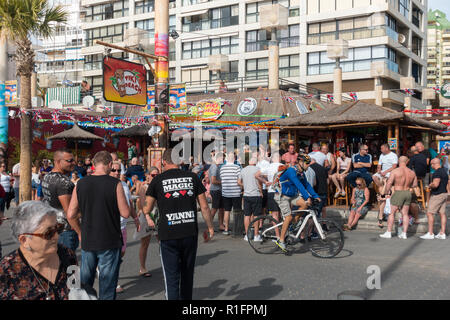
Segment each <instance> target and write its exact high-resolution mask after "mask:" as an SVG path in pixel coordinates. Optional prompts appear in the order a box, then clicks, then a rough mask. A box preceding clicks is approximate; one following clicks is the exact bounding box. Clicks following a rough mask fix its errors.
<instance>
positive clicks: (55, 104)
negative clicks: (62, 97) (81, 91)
mask: <svg viewBox="0 0 450 320" xmlns="http://www.w3.org/2000/svg"><path fill="white" fill-rule="evenodd" d="M48 107H49V108H51V109H62V107H63V105H62V103H61V101H59V100H53V101H50V103H49V104H48Z"/></svg>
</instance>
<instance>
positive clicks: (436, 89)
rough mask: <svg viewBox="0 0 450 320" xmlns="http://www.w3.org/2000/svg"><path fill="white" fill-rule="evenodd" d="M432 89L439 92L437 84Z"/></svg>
mask: <svg viewBox="0 0 450 320" xmlns="http://www.w3.org/2000/svg"><path fill="white" fill-rule="evenodd" d="M433 90H434V91H436V92H437V93H439V91H441V88H439V86H436V87H433Z"/></svg>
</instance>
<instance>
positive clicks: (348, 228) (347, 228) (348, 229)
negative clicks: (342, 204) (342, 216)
mask: <svg viewBox="0 0 450 320" xmlns="http://www.w3.org/2000/svg"><path fill="white" fill-rule="evenodd" d="M342 230H344V231H350V230H351V228H350V227H349V226H348V224H344V225H343V226H342Z"/></svg>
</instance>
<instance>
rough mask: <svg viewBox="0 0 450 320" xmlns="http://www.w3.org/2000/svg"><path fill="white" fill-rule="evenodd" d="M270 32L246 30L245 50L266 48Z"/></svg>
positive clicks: (251, 50)
mask: <svg viewBox="0 0 450 320" xmlns="http://www.w3.org/2000/svg"><path fill="white" fill-rule="evenodd" d="M269 40H270V34H269V33H268V32H266V30H254V31H247V33H246V50H245V51H246V52H253V51H260V50H267V48H268V45H269Z"/></svg>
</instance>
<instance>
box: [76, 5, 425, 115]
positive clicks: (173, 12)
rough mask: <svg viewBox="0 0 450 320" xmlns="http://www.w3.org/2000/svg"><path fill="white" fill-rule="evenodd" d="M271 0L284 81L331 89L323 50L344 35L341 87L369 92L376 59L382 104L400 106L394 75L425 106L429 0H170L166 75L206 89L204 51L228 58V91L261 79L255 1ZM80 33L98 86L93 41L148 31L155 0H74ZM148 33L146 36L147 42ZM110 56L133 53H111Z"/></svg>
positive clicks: (262, 50)
mask: <svg viewBox="0 0 450 320" xmlns="http://www.w3.org/2000/svg"><path fill="white" fill-rule="evenodd" d="M271 3H279V4H281V5H283V6H285V7H287V8H288V9H289V18H288V28H287V29H283V30H279V31H278V32H277V39H278V41H279V44H280V70H279V73H280V78H281V79H282V80H281V81H282V83H283V81H285V82H286V83H288V84H289V86H290V87H291V88H295V85H296V84H297V87H298V86H301V87H302V88H304V86H308V87H315V88H317V89H320V90H323V91H326V92H332V91H333V69H334V66H335V62H334V61H331V60H329V59H328V58H327V53H326V50H327V43H328V42H329V41H331V40H334V39H346V40H348V41H349V47H350V50H349V56H348V58H347V59H344V60H342V62H341V67H342V69H343V91H344V92H347V93H349V92H356V93H357V95H358V98H359V99H360V100H365V101H369V102H373V101H374V100H375V93H374V79H373V78H371V73H370V67H371V63H372V62H375V61H384V62H385V65H386V68H387V72H386V75H385V76H384V77H383V78H382V84H383V89H384V91H383V98H384V102H385V104H386V105H388V106H391V107H394V108H399V107H401V106H403V101H404V93H403V92H402V91H401V90H399V88H400V78H401V77H413V78H414V79H415V82H416V84H415V88H414V89H416V95H415V96H414V98H413V99H412V100H413V101H412V107H413V108H423V106H422V102H421V88H422V87H425V86H426V85H427V83H426V54H427V52H426V50H424V47H425V44H426V43H427V32H426V27H427V18H428V16H427V14H426V13H427V0H358V1H356V0H263V1H258V0H211V1H208V0H174V1H171V2H170V10H169V14H170V28H169V29H171V30H176V31H177V32H178V33H179V38H178V39H176V40H173V39H170V65H169V73H170V75H169V76H170V81H171V82H176V83H186V86H187V90H188V93H194V92H204V91H209V90H213V89H214V88H215V86H217V82H216V81H215V80H216V79H217V77H218V76H217V74H215V73H213V72H211V71H210V70H209V69H208V57H209V56H210V55H214V54H219V53H220V54H223V55H226V56H228V72H222V73H221V78H223V79H225V81H226V83H227V86H228V89H229V90H241V89H243V88H244V89H255V88H258V87H267V77H268V50H267V48H268V40H269V38H270V35H269V34H268V32H266V31H265V30H261V28H260V26H259V10H260V8H261V7H262V6H263V5H266V4H271ZM81 4H82V8H83V9H82V11H83V16H84V18H83V19H84V20H83V23H82V28H83V30H84V31H85V34H86V41H85V44H86V47H85V48H83V51H82V52H83V55H84V56H85V65H84V72H83V76H84V77H85V78H86V79H88V80H89V81H90V82H91V83H92V84H93V86H94V89H96V92H98V90H101V83H102V79H101V60H102V58H103V53H104V48H103V47H101V46H96V45H94V44H93V41H94V40H95V39H102V40H104V41H107V42H114V43H118V44H123V43H124V40H125V38H124V35H125V30H127V29H131V28H140V29H144V30H146V31H147V32H148V33H147V36H149V37H150V38H152V37H153V33H154V0H139V1H138V0H118V1H104V0H82V1H81ZM151 41H153V40H151ZM112 54H113V56H118V57H123V58H130V59H131V58H132V57H129V56H128V55H126V54H123V53H120V52H115V51H114V50H113V52H112Z"/></svg>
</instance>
